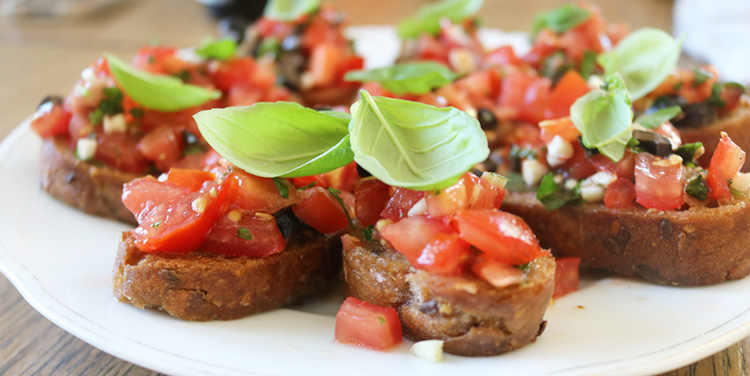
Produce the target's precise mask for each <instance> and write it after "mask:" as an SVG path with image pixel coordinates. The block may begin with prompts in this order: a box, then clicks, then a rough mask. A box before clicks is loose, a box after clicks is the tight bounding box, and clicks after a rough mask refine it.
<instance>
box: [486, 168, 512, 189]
mask: <svg viewBox="0 0 750 376" xmlns="http://www.w3.org/2000/svg"><path fill="white" fill-rule="evenodd" d="M481 179H483V180H486V181H488V182H489V183H490V184H492V185H494V186H495V187H498V188H505V185H506V184H508V178H506V177H505V176H502V175H500V174H496V173H494V172H491V171H485V172H483V173H482V177H481Z"/></svg>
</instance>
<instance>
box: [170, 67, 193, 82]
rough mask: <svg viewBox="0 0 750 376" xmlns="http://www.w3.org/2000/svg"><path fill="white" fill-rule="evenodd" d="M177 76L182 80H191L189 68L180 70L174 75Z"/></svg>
mask: <svg viewBox="0 0 750 376" xmlns="http://www.w3.org/2000/svg"><path fill="white" fill-rule="evenodd" d="M174 76H175V77H177V78H179V79H180V81H182V82H185V83H187V82H189V81H190V72H189V71H188V70H187V69H183V70H181V71H179V72H178V73H177V74H175V75H174Z"/></svg>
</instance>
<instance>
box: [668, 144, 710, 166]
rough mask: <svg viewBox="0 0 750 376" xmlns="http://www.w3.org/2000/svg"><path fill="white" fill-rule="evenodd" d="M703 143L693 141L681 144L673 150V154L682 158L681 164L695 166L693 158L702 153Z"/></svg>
mask: <svg viewBox="0 0 750 376" xmlns="http://www.w3.org/2000/svg"><path fill="white" fill-rule="evenodd" d="M704 150H705V149H703V143H701V142H694V143H692V144H685V145H681V146H680V147H678V148H677V150H675V151H674V153H675V154H677V155H679V156H680V157H681V158H682V164H683V165H685V166H687V167H695V160H696V159H698V157H700V156H701V155H702V154H703V151H704Z"/></svg>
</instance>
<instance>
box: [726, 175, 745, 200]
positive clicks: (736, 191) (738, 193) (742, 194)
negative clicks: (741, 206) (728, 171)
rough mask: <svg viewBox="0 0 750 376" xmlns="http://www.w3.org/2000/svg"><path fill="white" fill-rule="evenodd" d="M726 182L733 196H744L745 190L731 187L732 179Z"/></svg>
mask: <svg viewBox="0 0 750 376" xmlns="http://www.w3.org/2000/svg"><path fill="white" fill-rule="evenodd" d="M727 184H728V185H729V193H731V194H732V196H734V197H743V196H745V192H742V191H740V190H737V189H734V188H732V179H729V181H728V182H727Z"/></svg>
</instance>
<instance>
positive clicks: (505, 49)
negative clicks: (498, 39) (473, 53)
mask: <svg viewBox="0 0 750 376" xmlns="http://www.w3.org/2000/svg"><path fill="white" fill-rule="evenodd" d="M484 62H485V63H486V64H489V65H491V66H492V65H500V66H505V65H515V66H520V65H521V59H519V58H518V57H517V56H516V52H515V51H513V47H511V46H500V47H498V48H496V49H494V50H492V51H491V52H490V53H488V54H487V56H485V58H484Z"/></svg>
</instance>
